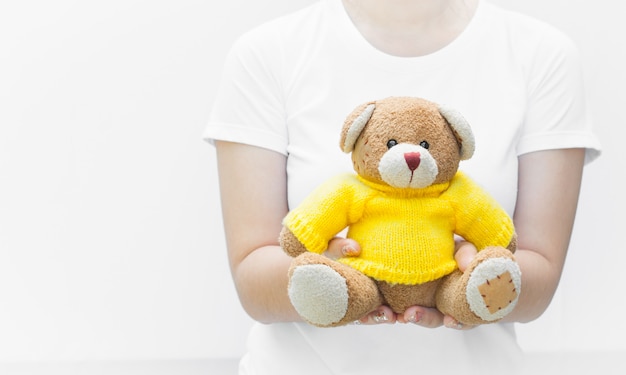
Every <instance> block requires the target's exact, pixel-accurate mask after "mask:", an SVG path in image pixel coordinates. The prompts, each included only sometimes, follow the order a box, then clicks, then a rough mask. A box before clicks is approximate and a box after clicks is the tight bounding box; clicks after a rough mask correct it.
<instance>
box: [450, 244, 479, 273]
mask: <svg viewBox="0 0 626 375" xmlns="http://www.w3.org/2000/svg"><path fill="white" fill-rule="evenodd" d="M476 254H478V250H477V249H476V246H474V245H473V244H472V243H470V242H467V241H459V242H457V243H456V252H455V253H454V259H455V260H456V264H457V265H458V266H459V270H460V271H461V272H465V270H466V269H467V267H468V266H469V264H470V263H471V262H472V260H473V259H474V257H475V256H476Z"/></svg>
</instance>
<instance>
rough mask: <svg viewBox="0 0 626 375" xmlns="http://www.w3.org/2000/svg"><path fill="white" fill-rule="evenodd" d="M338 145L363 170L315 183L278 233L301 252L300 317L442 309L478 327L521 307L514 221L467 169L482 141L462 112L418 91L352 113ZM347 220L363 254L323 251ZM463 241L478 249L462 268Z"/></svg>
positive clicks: (292, 285) (293, 291)
mask: <svg viewBox="0 0 626 375" xmlns="http://www.w3.org/2000/svg"><path fill="white" fill-rule="evenodd" d="M340 146H341V149H342V150H343V151H344V152H345V153H351V156H352V164H353V167H354V171H355V172H356V173H348V174H342V175H339V176H336V177H334V178H331V179H329V180H328V181H326V182H324V183H323V184H321V185H320V186H318V187H317V188H316V189H315V190H314V191H313V192H312V193H311V194H310V195H308V196H307V197H306V198H305V199H304V200H303V201H302V203H301V204H299V205H298V206H297V207H295V208H294V209H292V210H291V211H290V212H289V213H288V214H287V216H286V217H285V218H284V220H283V228H282V231H281V233H280V236H279V242H280V246H281V247H282V249H283V250H284V251H285V252H286V253H287V254H289V255H290V256H292V257H293V260H292V263H291V266H290V268H289V273H288V277H289V285H288V295H289V299H290V301H291V303H292V305H293V306H294V308H295V309H296V311H297V312H298V313H299V314H300V316H301V317H302V318H303V320H305V321H306V322H308V323H310V324H312V325H315V326H318V327H335V326H341V325H345V324H348V323H351V322H354V321H356V320H358V319H359V318H361V317H363V316H364V315H366V314H367V313H369V312H371V311H373V310H375V309H376V308H377V307H378V306H380V305H383V304H384V305H387V306H389V307H390V308H391V309H392V310H393V311H394V312H396V313H402V312H404V311H405V310H406V308H407V307H410V306H413V305H419V306H426V307H435V308H437V309H438V310H440V311H441V312H443V313H444V314H447V315H450V316H452V317H453V318H455V319H456V320H457V321H458V322H460V323H462V324H469V325H478V324H486V323H492V322H496V321H498V320H500V319H502V318H503V317H505V316H506V315H507V314H509V313H510V312H511V311H512V310H513V308H514V307H515V305H516V303H517V301H518V298H519V294H520V291H521V271H520V268H519V265H518V264H517V262H516V260H515V257H514V255H513V253H514V252H515V250H516V247H517V241H516V233H515V228H514V226H513V222H512V219H511V218H510V216H509V215H508V214H507V213H506V212H505V211H504V209H503V208H502V207H501V206H500V205H499V204H498V202H497V201H496V200H495V199H494V198H492V197H491V196H490V195H489V194H488V193H487V192H486V191H485V190H484V189H482V188H481V187H480V186H479V185H478V184H477V183H476V182H474V181H473V180H472V179H471V178H470V177H469V176H468V175H466V174H465V173H463V172H461V171H459V163H460V161H461V160H467V159H469V158H470V157H472V155H473V153H474V149H475V141H474V136H473V133H472V130H471V128H470V126H469V124H468V122H467V121H466V120H465V118H464V117H463V116H462V115H461V114H460V113H459V112H458V111H456V110H454V109H452V108H448V107H446V106H442V105H438V104H436V103H434V102H431V101H428V100H426V99H423V98H416V97H389V98H385V99H382V100H376V101H371V102H367V103H364V104H362V105H360V106H358V107H357V108H356V109H354V110H353V112H352V113H351V114H350V115H349V116H348V117H347V118H346V120H345V122H344V125H343V128H342V130H341V137H340ZM346 228H347V229H348V230H347V237H349V238H353V239H354V240H356V241H357V242H358V243H359V245H360V247H361V253H360V254H359V255H358V256H347V257H343V258H339V259H330V258H329V257H327V256H325V255H324V252H325V250H326V248H327V246H328V242H329V241H330V240H331V239H332V238H333V237H334V236H336V235H337V234H338V233H340V232H342V231H343V230H344V229H346ZM459 238H462V239H464V240H466V241H469V242H471V243H473V244H474V245H475V246H476V248H477V249H478V254H477V256H476V257H475V258H474V259H473V260H472V262H471V263H470V265H469V266H468V267H467V269H466V270H465V272H461V271H460V270H459V269H458V266H457V264H456V261H455V259H454V251H455V241H456V240H458V239H459Z"/></svg>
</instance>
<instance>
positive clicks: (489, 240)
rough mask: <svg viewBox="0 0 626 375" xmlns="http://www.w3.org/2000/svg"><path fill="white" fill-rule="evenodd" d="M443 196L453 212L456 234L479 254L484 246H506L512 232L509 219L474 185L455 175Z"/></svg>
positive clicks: (469, 180)
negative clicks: (452, 208) (446, 198)
mask: <svg viewBox="0 0 626 375" xmlns="http://www.w3.org/2000/svg"><path fill="white" fill-rule="evenodd" d="M446 195H447V196H448V199H450V202H451V204H452V206H453V207H454V210H455V220H456V234H458V235H460V236H462V237H463V238H464V239H465V240H467V241H469V242H471V243H472V244H474V246H476V248H477V249H478V250H479V251H480V250H482V249H484V248H485V247H488V246H502V247H507V246H508V245H509V243H510V241H511V238H512V237H513V234H514V232H515V229H514V227H513V220H512V219H511V217H510V216H509V215H508V214H507V213H506V211H505V210H504V209H503V208H502V207H501V206H500V204H499V203H498V202H497V201H496V200H495V199H494V198H493V197H491V196H490V195H489V194H488V193H487V192H486V191H485V190H484V189H483V188H481V187H480V186H479V185H478V184H477V183H475V182H474V181H473V180H471V179H470V178H469V177H467V176H466V175H464V174H463V173H457V175H456V176H455V177H454V179H453V180H452V183H451V185H450V188H449V189H448V192H447V193H446Z"/></svg>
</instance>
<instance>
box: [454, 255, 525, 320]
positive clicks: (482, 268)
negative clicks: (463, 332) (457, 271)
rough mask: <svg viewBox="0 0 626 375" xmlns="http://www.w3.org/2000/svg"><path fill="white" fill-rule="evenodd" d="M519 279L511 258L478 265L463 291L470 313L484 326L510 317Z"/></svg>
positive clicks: (517, 294) (515, 301)
mask: <svg viewBox="0 0 626 375" xmlns="http://www.w3.org/2000/svg"><path fill="white" fill-rule="evenodd" d="M521 275H522V273H521V271H520V268H519V266H518V264H517V263H516V262H515V261H514V260H512V259H510V258H490V259H485V260H484V261H482V262H481V263H480V264H478V265H477V266H476V268H474V270H473V271H472V273H471V275H470V278H469V281H468V283H467V288H466V297H467V302H468V304H469V307H470V309H471V310H472V312H474V314H476V315H477V316H478V317H479V318H481V319H483V320H484V321H487V322H494V321H496V320H499V319H502V318H503V317H505V316H506V315H507V314H509V313H510V312H511V311H512V310H513V308H514V307H515V305H516V304H517V300H518V297H519V293H520V290H521V285H522V277H521Z"/></svg>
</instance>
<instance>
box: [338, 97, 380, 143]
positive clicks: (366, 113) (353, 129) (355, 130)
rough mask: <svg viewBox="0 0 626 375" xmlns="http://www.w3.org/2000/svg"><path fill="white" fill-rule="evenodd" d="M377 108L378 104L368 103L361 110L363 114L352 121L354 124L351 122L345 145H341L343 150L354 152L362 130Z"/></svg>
mask: <svg viewBox="0 0 626 375" xmlns="http://www.w3.org/2000/svg"><path fill="white" fill-rule="evenodd" d="M375 108H376V104H373V103H372V104H370V105H368V106H367V107H365V109H364V110H363V112H361V114H360V115H359V116H357V118H356V119H354V121H352V124H350V128H348V132H347V133H346V138H345V141H344V143H343V145H341V149H342V150H343V152H345V153H349V152H352V150H353V149H354V145H355V143H356V140H357V138H359V135H361V131H363V128H364V127H365V125H366V124H367V122H368V121H369V120H370V118H372V113H374V109H375Z"/></svg>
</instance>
